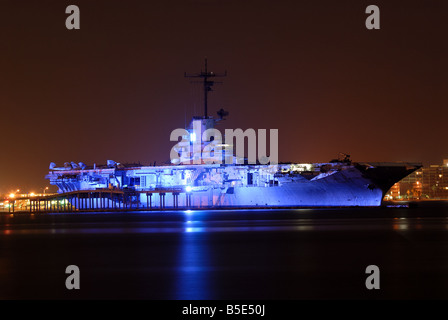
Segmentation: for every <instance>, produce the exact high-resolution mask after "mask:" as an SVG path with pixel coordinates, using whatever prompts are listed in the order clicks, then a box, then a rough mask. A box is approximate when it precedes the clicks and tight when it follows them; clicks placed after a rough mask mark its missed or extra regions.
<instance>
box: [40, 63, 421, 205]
mask: <svg viewBox="0 0 448 320" xmlns="http://www.w3.org/2000/svg"><path fill="white" fill-rule="evenodd" d="M224 75H225V74H214V73H213V72H209V71H208V70H207V62H206V64H205V71H203V72H201V73H199V74H195V75H187V74H185V76H188V77H198V78H202V79H203V86H204V115H203V116H198V117H193V119H192V122H191V123H190V126H189V127H188V128H187V130H186V131H187V136H186V137H184V138H185V139H184V140H183V141H184V145H182V144H181V143H180V144H178V146H179V148H178V149H174V150H175V151H176V152H179V155H180V154H181V151H182V150H181V149H182V148H183V147H187V146H188V145H190V147H192V144H193V143H194V142H195V140H196V139H200V138H201V137H196V136H194V135H195V133H194V131H193V129H194V128H195V127H201V128H202V129H203V130H204V129H208V128H213V127H214V126H215V124H216V123H217V122H218V121H221V120H223V118H224V117H225V116H226V115H228V113H227V112H226V111H224V110H223V109H221V110H219V111H218V116H219V117H218V118H217V119H215V118H213V117H211V116H209V115H208V113H207V94H208V92H209V91H211V87H212V86H213V83H214V81H212V79H213V77H215V76H224ZM208 143H210V142H205V141H201V148H204V147H205V146H206V145H207V144H208ZM222 150H223V151H222V153H221V154H220V156H221V157H222V158H223V159H224V158H226V157H227V158H228V157H231V158H232V161H231V163H228V162H225V163H224V162H222V163H210V161H206V160H207V159H205V158H200V159H199V161H196V162H194V163H193V160H195V159H194V157H195V155H194V154H190V157H191V158H190V160H191V163H190V164H185V161H183V162H182V161H181V162H177V163H176V162H175V161H172V162H171V163H170V164H166V165H160V166H155V165H152V166H151V165H148V166H145V165H140V164H121V163H118V162H116V161H112V160H108V161H107V163H106V164H105V165H93V166H88V165H86V164H84V163H75V162H66V163H65V164H64V166H62V167H57V166H56V164H55V163H51V164H50V172H49V174H48V175H47V176H46V178H47V179H49V181H50V183H51V184H52V185H56V186H57V187H58V189H59V190H58V193H59V194H60V195H68V197H67V199H69V201H70V204H71V206H72V208H74V209H98V208H101V209H112V208H117V209H121V208H125V207H126V205H128V206H129V208H148V209H149V208H213V209H218V208H273V207H334V206H338V207H339V206H379V205H381V203H382V199H383V197H384V195H385V193H386V192H387V191H388V190H389V189H390V187H391V186H392V185H393V184H394V183H396V182H397V181H399V180H401V179H402V178H404V177H406V176H407V175H409V174H410V173H412V172H414V171H415V170H417V169H418V168H420V167H421V165H420V164H416V163H366V162H363V163H354V162H352V161H351V160H350V157H349V156H348V155H343V157H340V158H339V159H337V160H332V161H330V162H328V163H275V164H259V163H255V164H252V163H248V162H247V159H244V158H240V157H236V156H235V155H234V153H233V148H232V145H226V146H225V148H223V149H222ZM202 156H203V155H202ZM214 156H215V157H216V154H215V155H214ZM184 160H185V159H184ZM196 160H198V159H196ZM70 195H72V196H70ZM87 197H88V200H86V198H87Z"/></svg>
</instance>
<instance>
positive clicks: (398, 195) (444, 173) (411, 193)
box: [385, 159, 448, 200]
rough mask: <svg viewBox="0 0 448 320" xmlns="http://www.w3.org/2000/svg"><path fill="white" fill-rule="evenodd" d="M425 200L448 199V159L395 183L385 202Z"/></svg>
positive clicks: (421, 169) (423, 168)
mask: <svg viewBox="0 0 448 320" xmlns="http://www.w3.org/2000/svg"><path fill="white" fill-rule="evenodd" d="M425 199H433V200H444V199H448V159H444V160H443V164H437V165H430V166H429V167H422V168H420V169H418V170H417V171H415V172H413V173H411V174H410V175H408V176H407V177H405V178H404V179H402V180H400V181H399V182H397V183H395V184H394V185H393V186H392V188H390V190H389V191H388V192H387V194H386V196H385V200H425Z"/></svg>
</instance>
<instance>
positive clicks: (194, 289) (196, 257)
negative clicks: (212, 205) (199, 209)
mask: <svg viewBox="0 0 448 320" xmlns="http://www.w3.org/2000/svg"><path fill="white" fill-rule="evenodd" d="M195 223H198V222H197V221H191V220H189V221H187V222H186V223H185V229H184V231H185V232H183V233H182V236H181V239H180V244H179V245H180V248H179V259H178V264H177V268H176V272H177V276H176V278H177V290H176V291H177V292H176V299H178V300H202V299H210V283H209V282H210V281H209V271H210V268H209V266H208V265H207V264H208V263H209V261H210V260H209V256H208V244H207V241H206V237H207V234H206V233H204V232H203V231H204V230H203V228H201V227H195V226H194V224H195ZM199 223H200V222H199Z"/></svg>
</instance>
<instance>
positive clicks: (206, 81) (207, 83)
mask: <svg viewBox="0 0 448 320" xmlns="http://www.w3.org/2000/svg"><path fill="white" fill-rule="evenodd" d="M184 76H185V78H203V81H201V82H202V83H203V85H204V118H207V117H208V114H207V101H208V93H209V92H210V91H213V90H212V86H213V85H214V84H215V83H221V82H216V81H213V80H210V78H215V77H225V76H227V71H225V72H224V73H214V72H211V71H208V70H207V58H205V71H202V70H201V72H200V73H194V74H187V73H186V72H185V75H184Z"/></svg>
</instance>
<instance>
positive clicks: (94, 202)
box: [8, 189, 192, 213]
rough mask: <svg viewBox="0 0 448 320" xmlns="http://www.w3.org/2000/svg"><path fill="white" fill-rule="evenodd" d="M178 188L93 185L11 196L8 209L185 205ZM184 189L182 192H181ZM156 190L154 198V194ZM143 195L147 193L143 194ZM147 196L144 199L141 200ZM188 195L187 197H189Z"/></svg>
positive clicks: (80, 209)
mask: <svg viewBox="0 0 448 320" xmlns="http://www.w3.org/2000/svg"><path fill="white" fill-rule="evenodd" d="M169 193H171V195H172V197H171V198H172V200H171V203H167V200H166V195H167V194H169ZM181 193H182V190H180V189H159V190H157V189H156V190H150V191H134V190H116V189H96V190H78V191H71V192H65V193H58V194H51V195H43V196H26V197H21V198H17V199H10V200H9V206H8V211H9V212H10V213H14V212H30V213H35V212H42V213H45V212H92V211H113V210H117V211H118V210H119V211H136V210H164V209H168V208H169V209H170V210H172V209H184V207H182V208H181V207H179V196H180V195H181ZM183 193H185V192H183ZM155 194H157V195H158V197H157V199H154V198H155V197H154V195H155ZM145 196H146V197H145ZM189 196H190V195H189V194H186V195H185V197H186V199H187V200H186V203H188V204H189V205H188V206H187V207H186V209H188V208H189V206H190V205H191V204H192V202H191V199H190V198H191V197H189ZM142 198H143V199H146V203H145V202H142V201H141V200H142ZM188 199H190V201H188Z"/></svg>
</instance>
